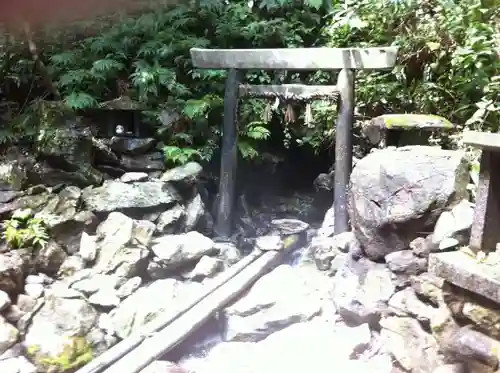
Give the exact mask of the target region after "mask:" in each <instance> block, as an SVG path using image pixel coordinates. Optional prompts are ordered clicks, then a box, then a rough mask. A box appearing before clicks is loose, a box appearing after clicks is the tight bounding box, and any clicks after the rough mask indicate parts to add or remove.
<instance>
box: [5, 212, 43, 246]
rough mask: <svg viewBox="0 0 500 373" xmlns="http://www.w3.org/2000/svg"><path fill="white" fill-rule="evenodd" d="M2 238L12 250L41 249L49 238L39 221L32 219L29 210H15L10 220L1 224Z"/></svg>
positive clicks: (41, 222) (31, 213)
mask: <svg viewBox="0 0 500 373" xmlns="http://www.w3.org/2000/svg"><path fill="white" fill-rule="evenodd" d="M2 228H3V233H2V238H3V239H4V240H5V241H6V242H7V244H9V246H10V247H12V248H13V249H21V248H31V249H33V250H35V249H37V248H41V247H43V246H44V245H45V244H46V243H47V241H48V239H49V236H48V234H47V229H46V228H45V225H44V223H43V221H42V220H41V219H38V218H35V217H33V212H32V211H31V210H30V209H25V210H17V211H16V212H15V213H14V214H13V215H12V218H10V219H9V220H6V221H4V222H3V223H2Z"/></svg>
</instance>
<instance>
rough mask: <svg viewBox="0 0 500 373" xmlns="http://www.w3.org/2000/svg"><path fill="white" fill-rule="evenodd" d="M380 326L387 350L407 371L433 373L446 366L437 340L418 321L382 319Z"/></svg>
mask: <svg viewBox="0 0 500 373" xmlns="http://www.w3.org/2000/svg"><path fill="white" fill-rule="evenodd" d="M380 325H381V327H382V330H381V337H382V340H383V341H384V344H385V346H386V348H387V349H388V350H389V351H390V352H391V354H392V355H393V356H394V358H395V359H396V360H397V362H398V363H399V364H400V365H401V366H402V367H403V368H404V369H405V370H407V371H411V372H415V373H431V372H432V371H433V370H434V369H436V368H437V367H439V366H441V365H443V364H444V358H443V356H442V355H441V354H440V352H439V345H438V344H437V342H436V340H435V339H434V337H433V336H432V335H431V334H428V333H427V332H425V331H424V330H423V329H422V326H421V325H420V323H419V322H418V321H417V320H416V319H413V318H410V317H395V316H391V317H385V318H382V319H381V320H380Z"/></svg>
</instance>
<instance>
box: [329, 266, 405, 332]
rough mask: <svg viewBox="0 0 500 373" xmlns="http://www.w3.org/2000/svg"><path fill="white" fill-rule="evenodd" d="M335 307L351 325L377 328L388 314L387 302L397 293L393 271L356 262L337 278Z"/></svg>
mask: <svg viewBox="0 0 500 373" xmlns="http://www.w3.org/2000/svg"><path fill="white" fill-rule="evenodd" d="M334 283H335V289H334V291H333V298H332V299H333V303H334V304H335V307H336V308H337V311H338V312H339V314H340V316H342V318H343V319H344V320H345V321H346V322H347V323H349V324H352V325H361V324H364V323H368V324H370V325H373V326H376V325H377V324H378V321H379V320H380V318H381V316H382V315H383V314H385V313H386V312H387V302H388V301H389V299H390V298H391V297H392V295H393V294H394V293H395V291H396V287H395V285H394V283H393V281H392V273H391V271H390V270H389V269H388V268H387V267H386V266H385V265H383V264H377V263H373V262H371V261H369V260H367V259H366V258H362V259H361V260H359V261H358V262H353V261H352V260H351V261H349V262H348V263H347V265H346V266H344V267H341V268H340V269H339V270H338V271H337V273H336V274H335V277H334Z"/></svg>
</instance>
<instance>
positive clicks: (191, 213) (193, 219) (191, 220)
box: [184, 194, 205, 232]
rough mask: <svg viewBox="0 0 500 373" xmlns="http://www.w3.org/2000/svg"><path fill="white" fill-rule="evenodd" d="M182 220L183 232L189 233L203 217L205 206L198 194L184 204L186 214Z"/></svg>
mask: <svg viewBox="0 0 500 373" xmlns="http://www.w3.org/2000/svg"><path fill="white" fill-rule="evenodd" d="M185 214H186V215H185V219H184V231H185V232H189V231H191V230H193V229H195V228H196V226H197V224H198V222H199V221H200V219H201V218H202V217H203V215H205V204H204V203H203V201H202V199H201V196H200V194H196V195H195V196H194V197H193V198H192V199H191V200H190V201H188V202H187V203H186V212H185Z"/></svg>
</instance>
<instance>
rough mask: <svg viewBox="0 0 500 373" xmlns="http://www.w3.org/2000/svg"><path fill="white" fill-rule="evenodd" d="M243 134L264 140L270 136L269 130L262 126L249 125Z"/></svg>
mask: <svg viewBox="0 0 500 373" xmlns="http://www.w3.org/2000/svg"><path fill="white" fill-rule="evenodd" d="M245 136H247V137H249V138H251V139H254V140H266V139H268V138H269V137H270V136H271V132H270V131H269V130H268V129H267V128H265V127H262V126H257V125H249V126H248V129H247V131H246V132H245Z"/></svg>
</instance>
